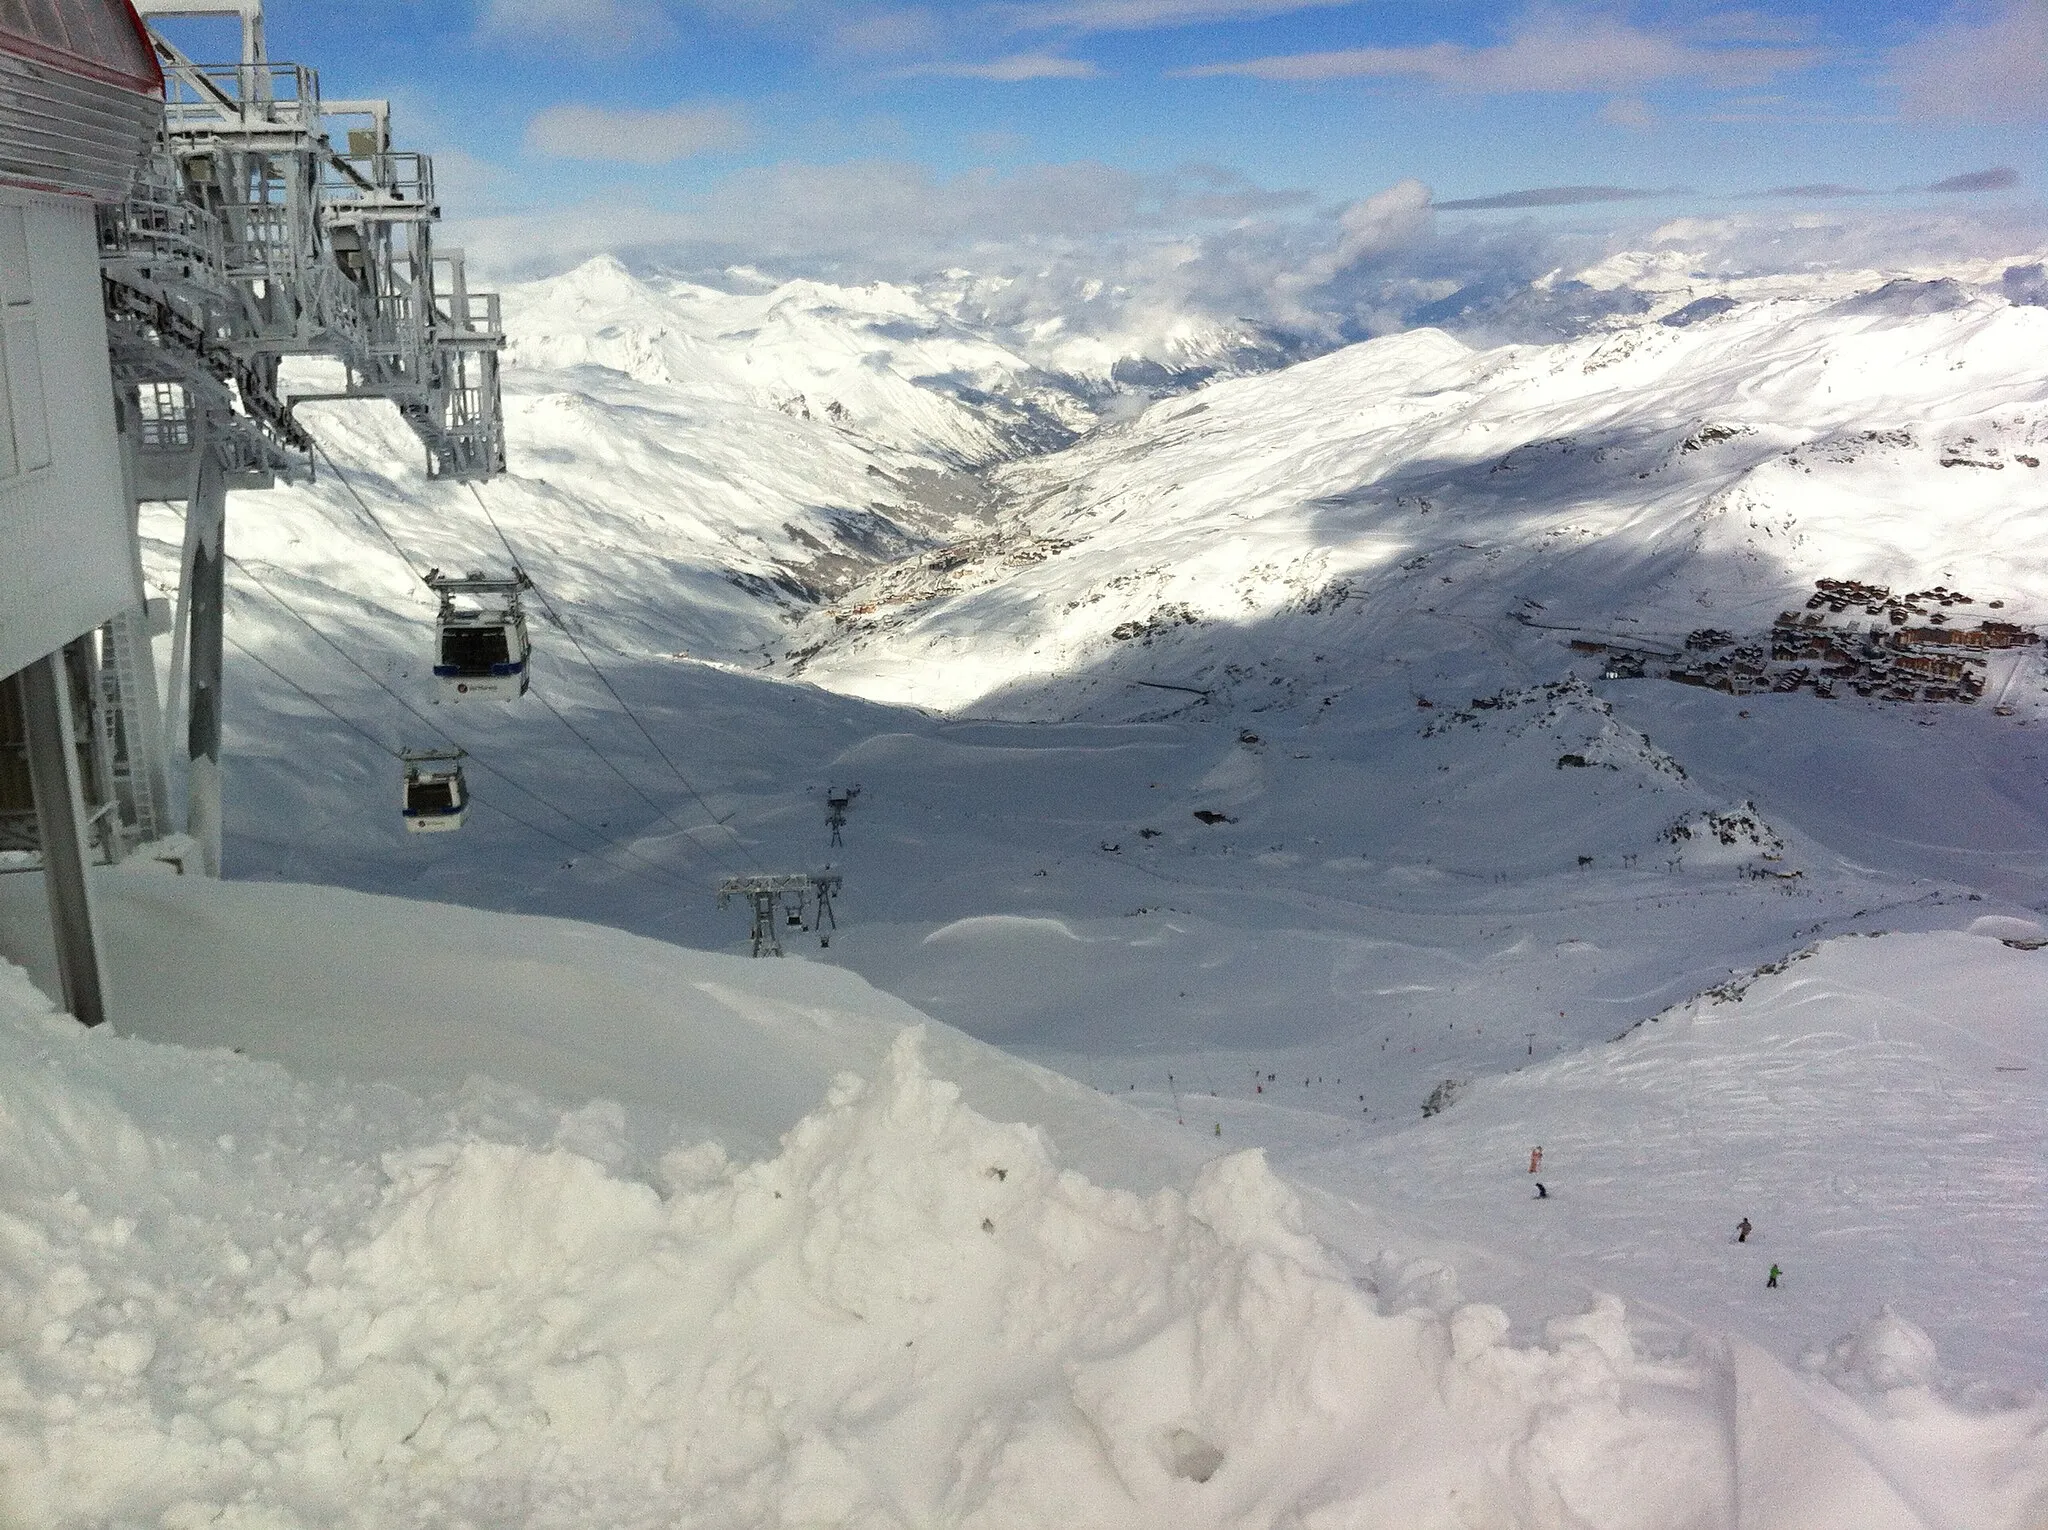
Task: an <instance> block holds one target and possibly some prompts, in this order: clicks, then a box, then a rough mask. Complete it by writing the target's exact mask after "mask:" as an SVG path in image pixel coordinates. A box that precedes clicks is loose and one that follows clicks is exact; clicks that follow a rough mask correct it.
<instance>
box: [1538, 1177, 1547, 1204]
mask: <svg viewBox="0 0 2048 1530" xmlns="http://www.w3.org/2000/svg"><path fill="white" fill-rule="evenodd" d="M1536 1199H1537V1200H1539V1201H1547V1200H1549V1199H1550V1192H1549V1191H1548V1190H1546V1189H1544V1188H1543V1181H1542V1180H1540V1179H1539V1180H1537V1181H1536Z"/></svg>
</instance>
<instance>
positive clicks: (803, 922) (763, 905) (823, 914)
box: [718, 871, 840, 956]
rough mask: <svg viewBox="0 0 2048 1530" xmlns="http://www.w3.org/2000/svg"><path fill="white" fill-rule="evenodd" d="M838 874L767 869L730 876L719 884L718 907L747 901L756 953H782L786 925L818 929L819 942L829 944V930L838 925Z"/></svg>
mask: <svg viewBox="0 0 2048 1530" xmlns="http://www.w3.org/2000/svg"><path fill="white" fill-rule="evenodd" d="M839 880H840V879H839V876H838V874H837V873H835V872H830V871H798V872H787V873H775V872H764V873H756V874H753V875H748V876H736V877H727V878H726V879H725V880H724V881H723V882H721V883H719V884H718V906H719V907H720V908H724V907H725V906H726V905H727V904H728V903H730V902H732V900H733V899H735V898H743V899H745V900H746V904H747V908H748V910H749V911H750V912H751V913H752V915H753V927H752V929H751V930H750V931H749V934H750V935H751V937H752V939H753V943H754V955H756V956H781V955H782V954H783V950H782V932H783V929H784V928H785V927H788V928H791V929H798V930H806V931H808V930H816V931H817V932H818V944H819V945H820V946H829V945H831V944H832V937H831V936H830V935H829V934H827V933H826V931H827V930H836V929H838V928H839V921H838V919H837V918H836V917H834V915H833V912H832V899H833V898H834V897H835V896H836V895H837V894H838V892H839Z"/></svg>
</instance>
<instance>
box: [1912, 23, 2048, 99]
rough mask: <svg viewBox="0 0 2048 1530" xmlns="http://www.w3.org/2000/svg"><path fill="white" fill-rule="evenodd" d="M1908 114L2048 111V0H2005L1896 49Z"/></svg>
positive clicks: (1945, 24) (1944, 25)
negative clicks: (2000, 3)
mask: <svg viewBox="0 0 2048 1530" xmlns="http://www.w3.org/2000/svg"><path fill="white" fill-rule="evenodd" d="M1889 64H1890V76H1891V81H1892V83H1893V84H1894V85H1895V86H1896V87H1897V88H1898V91H1899V99H1900V104H1901V105H1902V106H1903V107H1904V109H1905V112H1906V115H1907V116H1909V117H1917V118H1921V119H1923V120H1929V119H1932V120H1948V121H1965V122H1991V123H2016V122H2022V121H2027V122H2039V121H2042V120H2044V119H2048V0H2006V3H2005V4H2003V5H2000V6H1995V7H1992V8H1989V9H1986V10H1979V11H1977V12H1975V13H1974V14H1967V13H1963V12H1956V13H1954V14H1952V15H1951V16H1950V18H1949V19H1948V21H1947V22H1946V23H1944V24H1943V25H1942V26H1939V27H1937V28H1935V29H1934V30H1933V31H1931V32H1929V33H1927V34H1926V35H1925V36H1923V37H1920V38H1917V39H1915V40H1914V41H1912V42H1910V43H1907V44H1906V45H1905V46H1903V47H1900V48H1896V49H1894V50H1893V51H1892V54H1891V57H1890V60H1889Z"/></svg>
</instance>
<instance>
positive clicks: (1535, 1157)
mask: <svg viewBox="0 0 2048 1530" xmlns="http://www.w3.org/2000/svg"><path fill="white" fill-rule="evenodd" d="M1542 1167H1543V1149H1542V1148H1531V1149H1529V1172H1530V1173H1531V1174H1534V1173H1535V1172H1536V1171H1537V1170H1538V1169H1540V1168H1542Z"/></svg>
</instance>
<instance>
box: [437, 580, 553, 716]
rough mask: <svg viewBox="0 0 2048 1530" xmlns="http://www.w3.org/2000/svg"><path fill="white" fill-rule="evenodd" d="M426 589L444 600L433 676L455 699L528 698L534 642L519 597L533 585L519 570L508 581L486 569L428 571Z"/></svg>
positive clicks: (439, 617) (439, 621)
mask: <svg viewBox="0 0 2048 1530" xmlns="http://www.w3.org/2000/svg"><path fill="white" fill-rule="evenodd" d="M426 582H427V588H428V589H430V590H432V591H433V592H434V593H435V594H437V595H439V596H440V597H441V609H440V612H439V614H438V616H437V617H436V619H435V623H434V674H435V675H436V676H437V677H438V678H439V679H440V681H441V688H442V689H443V690H444V691H447V692H448V693H449V694H451V695H454V696H506V697H511V696H523V695H525V694H526V687H527V685H528V684H529V683H530V681H531V679H532V662H531V661H532V659H533V641H532V639H531V638H529V637H528V636H527V632H526V612H525V611H524V610H523V609H522V608H521V607H520V604H519V596H520V593H521V592H522V591H524V590H530V589H532V588H533V581H532V580H530V579H528V578H527V577H526V575H525V573H524V572H522V571H521V570H519V569H517V568H515V569H513V570H512V577H511V578H509V579H492V578H488V577H486V576H485V575H484V573H483V572H482V571H481V570H475V571H472V572H470V573H467V574H444V573H442V572H441V571H440V570H439V569H430V570H428V571H427V580H426Z"/></svg>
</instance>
